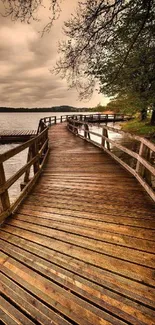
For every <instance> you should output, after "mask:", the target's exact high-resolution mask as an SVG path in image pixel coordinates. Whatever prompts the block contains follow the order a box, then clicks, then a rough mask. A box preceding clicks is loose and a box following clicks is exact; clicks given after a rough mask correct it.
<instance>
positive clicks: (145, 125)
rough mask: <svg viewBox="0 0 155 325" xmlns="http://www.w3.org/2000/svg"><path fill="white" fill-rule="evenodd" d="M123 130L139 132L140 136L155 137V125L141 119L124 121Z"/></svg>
mask: <svg viewBox="0 0 155 325" xmlns="http://www.w3.org/2000/svg"><path fill="white" fill-rule="evenodd" d="M121 126H122V130H123V131H126V132H129V133H133V134H137V135H140V136H147V137H149V138H153V137H155V126H151V125H150V123H149V121H145V122H142V121H140V120H139V119H134V120H132V121H128V122H126V123H122V125H121Z"/></svg>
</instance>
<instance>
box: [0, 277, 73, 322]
mask: <svg viewBox="0 0 155 325" xmlns="http://www.w3.org/2000/svg"><path fill="white" fill-rule="evenodd" d="M1 290H2V293H3V295H4V296H5V297H7V299H9V300H11V301H12V302H13V303H14V304H16V306H17V307H18V308H19V309H20V310H21V311H22V312H23V313H24V314H25V313H26V314H27V315H28V316H29V317H31V319H34V321H35V323H36V321H38V322H39V324H42V325H45V324H46V325H51V320H52V325H58V324H59V325H69V324H71V323H70V322H68V321H67V320H65V319H63V318H62V317H61V316H60V315H58V314H56V313H55V312H54V311H52V310H51V309H50V308H48V307H47V306H46V305H44V304H43V303H42V302H41V301H39V300H38V299H37V297H35V296H33V295H31V294H30V293H29V292H27V291H26V290H25V289H23V288H22V287H21V286H19V285H18V284H17V283H15V282H14V281H12V279H9V278H8V277H6V276H5V275H4V274H1ZM8 324H10V323H8Z"/></svg>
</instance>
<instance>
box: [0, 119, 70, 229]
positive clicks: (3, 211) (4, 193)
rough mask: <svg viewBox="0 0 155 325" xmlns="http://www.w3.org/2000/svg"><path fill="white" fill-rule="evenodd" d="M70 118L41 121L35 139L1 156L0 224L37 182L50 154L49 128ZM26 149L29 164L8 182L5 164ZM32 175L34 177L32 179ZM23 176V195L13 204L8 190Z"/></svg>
mask: <svg viewBox="0 0 155 325" xmlns="http://www.w3.org/2000/svg"><path fill="white" fill-rule="evenodd" d="M68 116H70V115H62V116H60V117H57V116H48V117H44V118H42V119H40V120H39V123H38V130H37V135H36V136H35V137H34V138H33V139H30V140H28V141H27V142H25V143H23V144H21V145H19V146H18V147H15V148H13V149H11V150H9V151H7V152H5V153H3V154H1V155H0V223H1V222H3V220H4V219H5V218H6V217H7V216H9V215H10V214H12V213H14V212H15V210H16V209H17V207H18V205H19V204H20V203H21V202H22V200H23V199H24V198H25V196H26V195H27V194H28V193H29V191H30V190H31V188H32V187H33V185H34V184H35V182H36V181H37V179H38V177H39V175H40V173H41V171H42V168H43V166H44V163H45V161H46V158H47V156H48V152H49V148H48V128H49V127H50V126H52V125H54V124H56V123H59V122H60V123H62V122H65V121H67V118H68ZM25 149H28V154H27V163H26V164H25V165H24V166H23V167H21V168H20V169H19V170H18V171H17V172H16V173H15V174H14V175H12V176H11V177H10V178H9V179H8V180H6V176H5V170H4V163H5V162H6V161H8V160H9V159H11V158H12V157H14V156H16V155H17V154H19V153H21V152H22V151H24V150H25ZM32 168H33V171H32V170H31V169H32ZM30 174H33V175H31V177H30ZM23 175H24V182H23V183H22V184H21V193H20V195H19V197H18V198H17V199H16V200H15V202H13V203H12V204H11V203H10V197H9V192H8V190H9V188H10V187H11V186H12V185H13V184H14V183H15V182H16V181H17V180H18V179H19V178H20V177H21V176H23Z"/></svg>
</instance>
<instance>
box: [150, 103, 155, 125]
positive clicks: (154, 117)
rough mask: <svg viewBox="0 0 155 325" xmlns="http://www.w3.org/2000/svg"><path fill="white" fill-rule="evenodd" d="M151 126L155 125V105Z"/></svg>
mask: <svg viewBox="0 0 155 325" xmlns="http://www.w3.org/2000/svg"><path fill="white" fill-rule="evenodd" d="M150 124H151V125H155V105H154V106H153V110H152V115H151V121H150Z"/></svg>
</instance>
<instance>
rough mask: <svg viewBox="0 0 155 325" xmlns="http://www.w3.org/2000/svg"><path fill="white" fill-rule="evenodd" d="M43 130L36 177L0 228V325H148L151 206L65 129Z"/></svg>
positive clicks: (128, 179)
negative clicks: (44, 157) (46, 140)
mask: <svg viewBox="0 0 155 325" xmlns="http://www.w3.org/2000/svg"><path fill="white" fill-rule="evenodd" d="M49 133H50V142H51V144H50V145H51V151H50V155H49V158H48V162H47V164H46V167H45V168H44V172H43V174H42V177H41V178H40V179H39V181H38V183H37V185H36V186H35V188H34V190H33V191H32V192H31V194H30V195H29V196H28V197H27V199H26V200H25V202H24V203H23V204H22V206H21V207H20V208H19V209H18V213H16V214H15V215H14V216H13V217H10V218H9V219H7V220H6V222H5V224H4V225H3V227H2V229H1V240H0V242H1V249H2V254H1V283H2V285H1V290H2V296H1V298H0V305H1V313H0V316H1V320H2V324H9V325H10V324H11V325H12V324H13V325H14V324H22V325H23V324H25V325H29V324H42V325H46V324H47V325H50V324H53V325H58V324H59V325H69V324H74V325H76V324H79V325H90V324H92V325H98V324H100V325H109V324H117V325H124V324H135V325H144V324H147V325H151V324H152V325H153V324H154V320H155V313H154V302H155V295H154V285H155V283H154V275H155V270H154V241H153V240H154V239H153V235H154V228H155V221H154V217H155V207H154V204H153V203H152V201H151V200H150V199H149V197H148V195H147V194H146V193H145V192H144V190H143V189H142V188H141V186H140V185H139V184H138V182H137V181H136V180H135V179H134V178H133V177H132V176H131V175H130V174H128V173H127V172H126V171H125V170H124V169H122V167H121V166H120V165H119V164H117V163H116V162H115V161H114V160H112V159H111V158H110V157H109V156H107V155H106V154H105V153H103V152H102V151H101V150H100V149H99V148H96V147H94V146H93V145H92V144H89V143H87V142H84V141H83V140H82V139H80V138H77V137H75V136H74V135H72V134H71V133H69V131H67V130H66V128H65V125H64V124H63V125H57V126H53V127H52V128H51V130H50V131H49Z"/></svg>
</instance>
